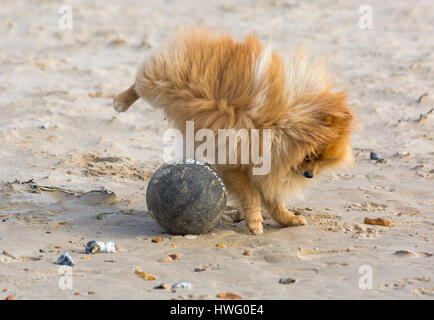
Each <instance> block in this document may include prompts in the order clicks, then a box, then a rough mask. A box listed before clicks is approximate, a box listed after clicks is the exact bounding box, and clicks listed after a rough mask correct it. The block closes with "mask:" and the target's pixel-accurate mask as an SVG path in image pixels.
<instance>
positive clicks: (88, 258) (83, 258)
mask: <svg viewBox="0 0 434 320" xmlns="http://www.w3.org/2000/svg"><path fill="white" fill-rule="evenodd" d="M80 259H81V260H90V257H88V256H84V257H81V258H80Z"/></svg>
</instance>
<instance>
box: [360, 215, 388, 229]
mask: <svg viewBox="0 0 434 320" xmlns="http://www.w3.org/2000/svg"><path fill="white" fill-rule="evenodd" d="M364 222H365V224H370V225H377V226H383V227H388V226H390V220H388V219H386V218H377V219H370V218H368V217H366V218H365V221H364Z"/></svg>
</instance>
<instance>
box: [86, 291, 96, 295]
mask: <svg viewBox="0 0 434 320" xmlns="http://www.w3.org/2000/svg"><path fill="white" fill-rule="evenodd" d="M87 294H88V295H94V294H95V291H88V292H87Z"/></svg>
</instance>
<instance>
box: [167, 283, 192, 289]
mask: <svg viewBox="0 0 434 320" xmlns="http://www.w3.org/2000/svg"><path fill="white" fill-rule="evenodd" d="M192 287H193V284H192V283H191V282H185V281H179V282H177V283H175V284H174V285H173V286H172V289H191V288H192Z"/></svg>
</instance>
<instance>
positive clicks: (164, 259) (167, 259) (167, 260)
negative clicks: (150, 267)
mask: <svg viewBox="0 0 434 320" xmlns="http://www.w3.org/2000/svg"><path fill="white" fill-rule="evenodd" d="M172 261H173V259H172V258H171V257H166V258H163V259H160V260H158V262H172Z"/></svg>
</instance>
